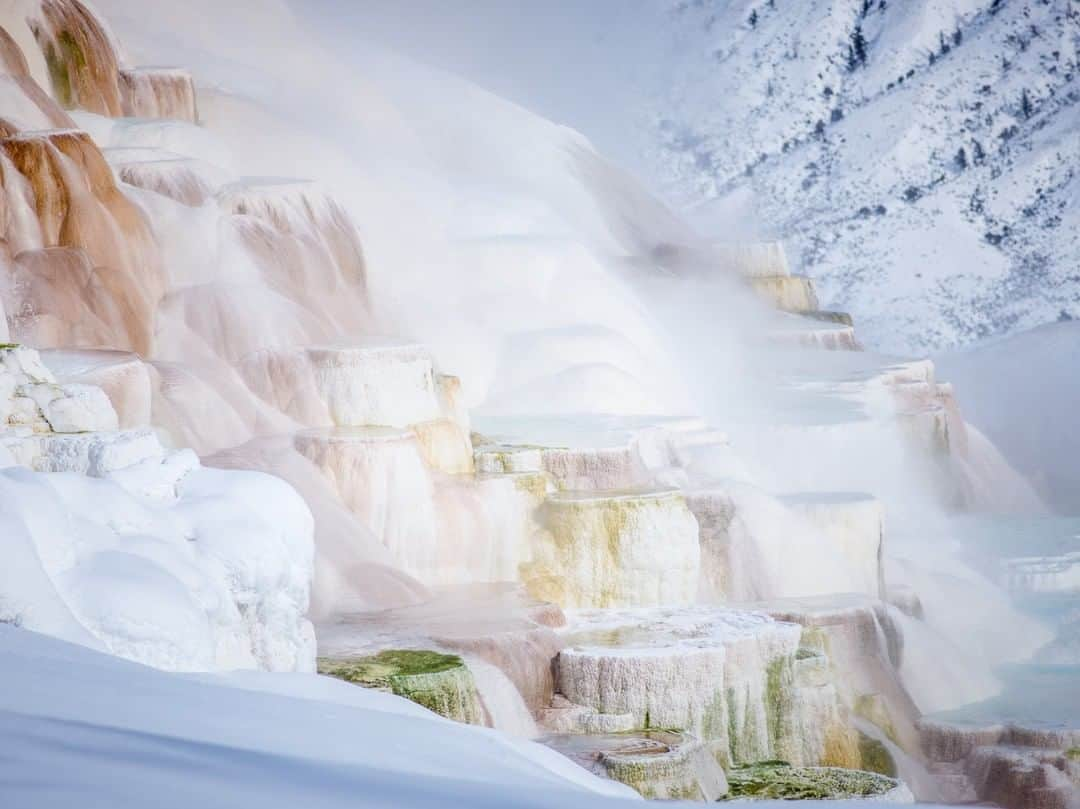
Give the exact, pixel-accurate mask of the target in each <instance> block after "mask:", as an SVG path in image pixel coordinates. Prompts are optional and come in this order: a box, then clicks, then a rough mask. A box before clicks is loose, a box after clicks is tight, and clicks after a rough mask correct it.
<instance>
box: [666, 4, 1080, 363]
mask: <svg viewBox="0 0 1080 809" xmlns="http://www.w3.org/2000/svg"><path fill="white" fill-rule="evenodd" d="M668 7H669V8H670V9H671V18H670V20H671V25H672V27H673V29H674V38H675V39H676V40H677V41H678V42H679V43H680V44H681V48H679V50H678V51H677V54H676V55H675V56H674V57H673V59H672V61H669V62H667V63H666V64H665V65H664V69H666V70H667V71H669V72H668V74H667V75H670V76H671V77H673V80H674V81H675V82H676V89H675V91H674V92H670V93H665V94H664V95H663V97H662V99H657V102H656V103H655V105H654V109H655V110H656V121H657V124H658V126H657V135H658V140H659V143H660V146H659V149H658V150H657V152H658V154H657V157H658V159H659V163H660V165H661V166H662V168H660V169H659V171H660V172H661V174H666V175H667V177H668V178H669V179H670V180H671V181H672V183H673V186H674V188H675V189H676V193H678V194H681V195H683V198H684V199H686V200H687V201H691V200H693V201H695V202H697V203H698V204H699V208H698V213H699V214H700V216H701V221H702V222H703V223H706V225H708V224H710V223H711V224H712V225H713V226H714V227H716V228H718V229H722V228H724V227H725V225H727V224H729V223H730V221H731V217H732V214H731V211H732V210H733V209H735V210H738V209H739V207H740V201H741V206H742V207H743V213H744V215H745V214H747V213H750V214H752V215H753V216H755V217H756V220H757V222H758V223H759V224H760V226H761V227H763V228H766V229H768V230H769V231H770V232H771V233H773V234H774V235H775V236H779V237H782V238H784V239H785V241H786V242H787V247H788V250H789V255H790V256H791V258H792V263H793V265H794V266H795V267H796V268H798V269H800V270H801V271H804V272H808V273H809V274H811V275H813V276H814V277H815V278H816V279H817V280H818V281H819V286H820V290H821V292H822V297H823V300H824V302H825V304H826V308H838V309H844V310H847V311H850V312H852V313H853V314H854V315H855V318H856V322H857V323H858V324H860V334H861V336H862V338H863V339H864V340H866V341H867V342H868V343H869V344H871V345H875V346H878V347H881V348H888V349H891V350H907V351H910V350H925V349H927V348H930V347H941V346H948V345H955V344H959V343H965V342H969V341H971V340H973V339H975V338H978V337H980V336H984V335H988V334H997V333H1001V332H1006V331H1015V330H1017V329H1021V328H1030V327H1032V326H1036V325H1039V324H1041V323H1045V322H1048V321H1053V320H1056V319H1057V318H1058V316H1059V314H1061V313H1063V312H1069V313H1072V314H1074V315H1075V314H1076V307H1077V300H1078V298H1077V295H1078V290H1077V287H1076V283H1075V280H1074V279H1073V278H1072V276H1071V273H1072V268H1073V267H1075V265H1076V262H1077V260H1078V253H1077V250H1078V244H1080V243H1078V242H1077V237H1076V227H1075V219H1074V217H1075V216H1076V213H1075V211H1076V205H1075V204H1074V203H1075V200H1076V196H1077V193H1078V186H1077V180H1076V176H1075V174H1076V172H1075V169H1074V167H1073V166H1072V165H1071V164H1070V157H1069V156H1070V155H1072V154H1075V152H1076V149H1077V140H1076V138H1077V131H1078V128H1077V125H1076V124H1077V115H1076V110H1077V105H1076V100H1077V96H1076V89H1075V87H1074V79H1075V75H1076V71H1077V69H1078V65H1077V56H1078V54H1077V48H1078V43H1080V40H1078V37H1077V33H1076V32H1077V26H1078V19H1077V16H1076V15H1077V10H1076V9H1075V8H1074V7H1072V5H1071V4H1069V3H1025V2H1010V3H999V2H994V1H993V0H950V2H930V1H929V0H926V1H923V0H920V2H907V3H887V4H879V3H876V2H861V0H844V1H843V2H831V1H830V2H807V3H798V4H782V3H771V2H758V1H757V0H746V1H745V2H736V3H724V2H704V3H686V2H671V3H669V4H668ZM702 201H704V202H702ZM747 208H749V209H750V210H749V211H747V210H746V209H747Z"/></svg>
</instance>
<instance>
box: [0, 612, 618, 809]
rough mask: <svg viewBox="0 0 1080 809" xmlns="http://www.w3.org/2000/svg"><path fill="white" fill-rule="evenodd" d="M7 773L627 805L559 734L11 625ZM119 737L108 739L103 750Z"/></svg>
mask: <svg viewBox="0 0 1080 809" xmlns="http://www.w3.org/2000/svg"><path fill="white" fill-rule="evenodd" d="M0 672H2V673H0V683H2V684H3V687H2V688H0V693H2V696H0V715H2V720H3V721H0V738H2V743H3V746H4V748H5V749H6V750H7V751H8V754H7V755H5V756H4V759H3V762H2V763H0V781H2V782H3V784H4V796H5V799H6V800H8V801H9V802H11V803H13V804H15V805H18V806H23V807H28V808H29V807H33V809H48V808H50V807H62V806H69V805H70V802H71V800H72V797H71V796H72V795H78V796H79V798H80V800H82V801H83V802H84V803H85V804H86V805H89V806H105V805H108V806H112V807H141V806H145V804H146V799H147V796H148V795H152V796H154V801H155V803H156V805H159V806H162V807H177V809H180V808H181V807H185V808H189V807H191V806H193V805H204V806H230V807H232V806H245V805H258V806H265V807H281V808H282V809H286V807H295V806H299V805H318V806H341V807H356V806H370V807H385V806H387V805H393V806H402V807H407V806H416V807H420V806H431V805H432V803H433V802H437V803H438V804H439V805H447V804H449V805H462V806H465V805H468V806H491V807H496V806H505V805H506V799H507V795H508V794H513V795H514V800H515V802H517V803H519V804H520V805H523V806H536V807H546V806H550V807H557V806H558V807H566V806H606V805H609V804H611V803H616V804H618V805H623V802H622V801H615V800H613V799H610V798H606V797H605V796H618V797H622V798H624V799H626V798H633V797H634V793H633V792H632V791H631V790H629V789H628V788H626V787H623V786H621V785H620V784H616V783H614V782H612V781H606V780H601V779H598V778H596V777H595V776H593V775H591V774H589V773H587V772H586V771H585V770H583V769H581V768H580V767H578V766H577V765H576V764H574V763H573V762H571V761H569V760H568V759H566V758H564V757H563V756H560V755H559V754H557V753H555V752H554V751H552V750H548V749H547V748H544V747H541V746H539V745H535V744H532V743H529V742H519V741H515V740H512V739H510V738H508V737H506V736H504V735H502V734H498V733H495V732H492V731H488V730H485V729H482V728H473V727H469V726H466V725H461V724H458V723H454V722H450V721H447V720H443V719H441V718H440V717H437V716H435V715H434V714H432V713H429V712H428V711H426V710H424V709H423V708H421V707H419V706H417V705H414V704H412V703H410V702H408V701H406V700H403V699H400V698H398V697H394V696H390V695H388V694H382V693H379V692H376V691H371V690H368V689H363V688H357V687H356V686H353V685H349V684H346V683H341V682H338V681H336V680H331V679H326V678H315V677H312V676H309V675H304V676H298V675H267V674H255V673H247V674H244V673H238V674H232V675H223V676H210V675H202V676H178V675H173V674H166V673H163V672H158V671H153V670H151V669H147V668H144V667H142V666H138V665H135V664H132V663H128V662H126V661H122V660H117V659H116V658H114V657H111V656H104V655H101V654H98V653H95V652H91V651H89V650H86V649H82V648H80V647H78V646H72V645H69V644H65V643H62V642H60V641H57V640H53V639H50V638H46V637H44V636H41V635H37V634H34V633H31V632H27V631H25V630H20V629H15V628H13V627H9V626H0ZM103 751H107V753H108V754H107V755H103V754H102V753H103Z"/></svg>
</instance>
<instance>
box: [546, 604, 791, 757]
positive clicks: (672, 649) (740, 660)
mask: <svg viewBox="0 0 1080 809" xmlns="http://www.w3.org/2000/svg"><path fill="white" fill-rule="evenodd" d="M565 634H566V640H567V643H568V647H567V648H566V649H563V650H562V652H560V654H559V658H558V661H557V672H558V678H557V679H558V688H559V691H560V693H562V694H564V695H565V696H566V698H567V699H569V700H570V701H571V702H573V703H576V704H578V705H585V706H588V707H591V708H595V709H596V710H598V711H600V712H601V713H606V714H630V715H632V716H633V717H634V720H635V722H636V723H637V727H639V728H645V729H648V728H660V729H665V728H668V729H672V728H673V729H680V730H685V731H687V732H689V733H692V734H693V735H694V736H696V737H697V738H699V739H702V740H705V741H707V742H709V744H710V745H711V746H712V748H713V750H714V752H715V753H716V755H717V758H718V760H720V761H722V762H725V763H731V762H732V761H735V762H747V761H760V760H763V759H770V758H776V757H780V756H781V755H790V754H792V753H794V752H795V751H796V749H797V748H798V744H797V743H793V740H792V739H791V738H790V735H791V731H790V728H792V727H794V726H795V725H796V723H794V722H793V721H792V720H793V716H792V715H791V714H792V712H793V711H794V710H797V708H796V706H795V704H794V702H795V700H794V680H793V666H794V658H795V653H796V650H797V648H798V646H799V638H800V636H801V630H800V628H799V627H798V626H795V625H794V624H790V623H781V622H776V621H773V620H772V619H771V618H769V617H768V616H765V615H762V614H760V613H749V612H739V611H734V610H722V609H715V608H712V609H710V608H706V607H691V608H688V609H684V610H678V609H659V610H603V611H600V610H597V611H582V612H578V613H574V614H572V615H571V616H570V624H569V626H568V628H567V629H566V630H565ZM800 752H801V751H800Z"/></svg>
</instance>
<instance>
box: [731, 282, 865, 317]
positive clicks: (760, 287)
mask: <svg viewBox="0 0 1080 809" xmlns="http://www.w3.org/2000/svg"><path fill="white" fill-rule="evenodd" d="M750 285H751V287H753V289H754V291H755V292H756V293H757V294H758V296H759V297H760V298H761V299H762V300H764V301H766V302H767V303H769V304H770V305H772V306H774V307H775V308H777V309H780V310H782V311H784V312H795V313H799V314H803V313H810V312H817V310H818V297H817V291H816V289H815V288H814V281H813V279H811V278H808V277H807V276H805V275H755V276H753V277H751V279H750ZM817 319H818V320H824V319H823V318H817ZM845 325H847V326H851V324H850V323H847V324H845Z"/></svg>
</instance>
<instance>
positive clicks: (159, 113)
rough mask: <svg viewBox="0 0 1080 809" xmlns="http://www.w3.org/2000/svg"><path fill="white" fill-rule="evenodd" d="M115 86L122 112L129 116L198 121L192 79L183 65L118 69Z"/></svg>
mask: <svg viewBox="0 0 1080 809" xmlns="http://www.w3.org/2000/svg"><path fill="white" fill-rule="evenodd" d="M119 85H120V95H121V98H122V99H123V105H124V114H125V115H126V116H128V117H130V118H172V119H176V120H179V121H187V122H189V123H198V120H199V112H198V105H197V103H196V95H195V81H194V80H193V79H192V77H191V73H190V72H188V71H187V70H185V69H183V68H178V67H156V66H142V67H133V68H125V69H121V70H120V71H119Z"/></svg>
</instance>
